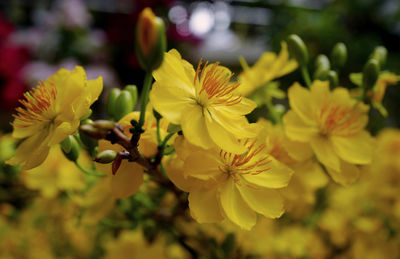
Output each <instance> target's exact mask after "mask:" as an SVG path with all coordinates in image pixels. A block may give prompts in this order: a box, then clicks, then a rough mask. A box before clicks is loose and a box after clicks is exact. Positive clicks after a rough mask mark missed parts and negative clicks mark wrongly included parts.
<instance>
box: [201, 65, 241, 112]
mask: <svg viewBox="0 0 400 259" xmlns="http://www.w3.org/2000/svg"><path fill="white" fill-rule="evenodd" d="M201 65H202V60H201V59H200V61H199V64H198V66H197V69H196V76H195V77H194V85H195V88H196V93H197V99H198V100H197V102H198V103H200V104H202V105H205V104H206V103H208V102H211V103H212V104H213V105H227V106H231V105H235V104H238V103H240V102H241V99H242V97H241V96H236V95H233V91H234V90H235V89H236V88H238V87H239V83H238V82H235V83H233V82H230V80H231V78H232V76H233V74H232V73H231V72H230V71H229V70H228V69H226V68H224V67H221V66H219V63H218V62H217V63H214V64H212V65H208V62H206V63H205V64H204V66H203V68H201Z"/></svg>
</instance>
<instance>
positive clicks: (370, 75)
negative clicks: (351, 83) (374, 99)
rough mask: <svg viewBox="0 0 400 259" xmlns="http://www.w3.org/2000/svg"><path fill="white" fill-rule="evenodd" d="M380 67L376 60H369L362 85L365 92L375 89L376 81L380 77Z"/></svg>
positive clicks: (365, 67)
mask: <svg viewBox="0 0 400 259" xmlns="http://www.w3.org/2000/svg"><path fill="white" fill-rule="evenodd" d="M379 72H380V67H379V62H378V61H377V60H376V59H370V60H368V62H367V64H365V66H364V69H363V77H362V79H363V81H362V83H363V84H362V85H363V87H364V89H365V90H370V89H372V88H373V87H374V85H375V83H376V80H377V79H378V77H379Z"/></svg>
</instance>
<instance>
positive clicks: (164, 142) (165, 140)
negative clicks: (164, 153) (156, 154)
mask: <svg viewBox="0 0 400 259" xmlns="http://www.w3.org/2000/svg"><path fill="white" fill-rule="evenodd" d="M174 134H175V132H171V133H169V134H168V135H167V136H166V137H165V138H164V140H163V142H162V143H161V145H160V146H161V147H162V149H163V150H164V147H165V145H166V144H167V142H168V140H169V139H170V138H171V137H172V136H173V135H174Z"/></svg>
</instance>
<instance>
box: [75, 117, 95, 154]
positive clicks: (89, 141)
mask: <svg viewBox="0 0 400 259" xmlns="http://www.w3.org/2000/svg"><path fill="white" fill-rule="evenodd" d="M91 123H93V121H92V120H90V119H86V120H84V121H82V122H81V125H85V124H91ZM79 138H80V139H81V142H82V144H83V145H85V147H86V148H87V150H88V151H89V153H90V156H91V157H94V156H96V153H97V145H98V142H97V140H95V139H93V138H91V137H89V136H88V135H87V134H86V133H85V132H83V131H82V130H81V129H79Z"/></svg>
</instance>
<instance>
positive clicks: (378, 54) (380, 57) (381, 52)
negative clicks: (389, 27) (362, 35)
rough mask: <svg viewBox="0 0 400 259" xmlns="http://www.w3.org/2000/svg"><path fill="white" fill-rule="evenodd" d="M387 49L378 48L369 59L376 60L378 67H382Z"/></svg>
mask: <svg viewBox="0 0 400 259" xmlns="http://www.w3.org/2000/svg"><path fill="white" fill-rule="evenodd" d="M386 57H387V49H386V48H385V47H383V46H378V47H376V48H375V49H374V52H372V54H371V57H370V58H371V59H376V60H377V61H378V62H379V66H380V67H383V66H384V65H385V63H386Z"/></svg>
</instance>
